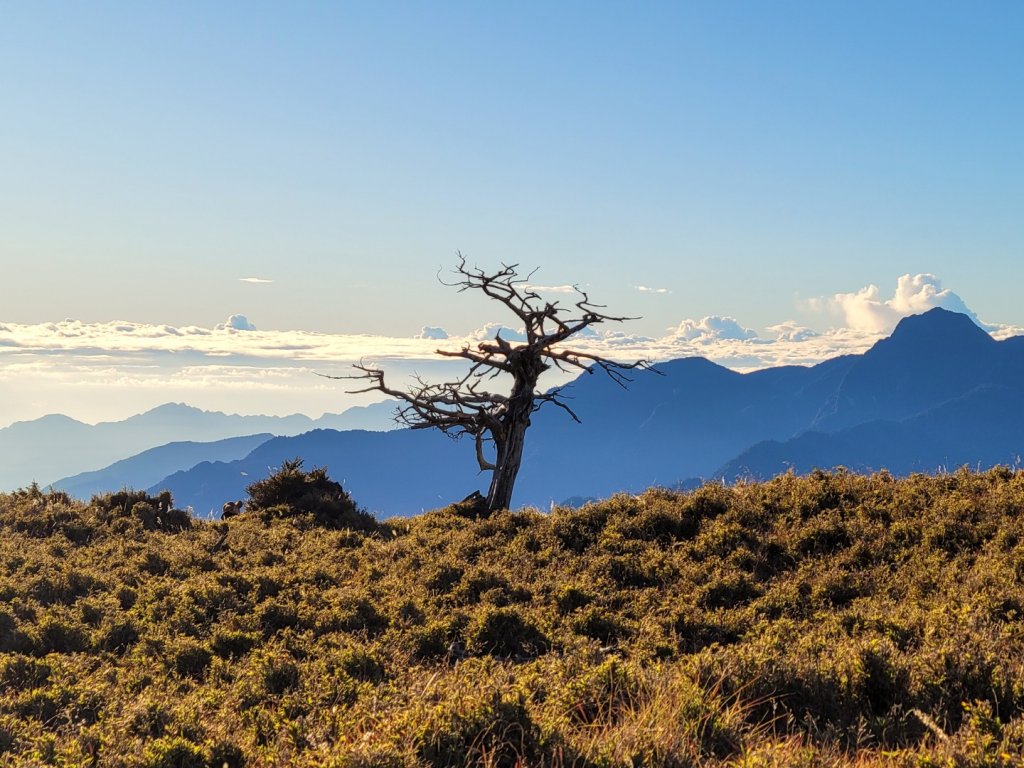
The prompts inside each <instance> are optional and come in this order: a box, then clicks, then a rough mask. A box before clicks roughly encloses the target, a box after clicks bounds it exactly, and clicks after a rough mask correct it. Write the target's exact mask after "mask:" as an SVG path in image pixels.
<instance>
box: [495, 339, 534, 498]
mask: <svg viewBox="0 0 1024 768" xmlns="http://www.w3.org/2000/svg"><path fill="white" fill-rule="evenodd" d="M510 362H512V363H513V365H514V366H515V368H516V370H515V373H514V375H515V382H514V384H513V386H512V394H511V395H510V396H509V399H508V409H507V410H506V411H505V415H504V418H503V419H502V430H501V436H500V438H499V437H498V435H495V448H496V449H497V450H496V454H497V455H496V458H495V461H494V471H493V473H492V475H491V489H490V490H489V491H488V492H487V511H488V512H496V511H497V510H499V509H508V508H509V507H510V506H511V505H512V489H513V488H514V487H515V484H516V476H517V475H518V474H519V465H520V464H522V463H523V443H524V442H525V440H526V428H527V427H529V426H530V415H531V414H532V413H533V390H534V387H535V386H536V385H537V378H538V377H539V376H540V373H541V371H543V370H544V368H543V363H542V362H541V361H540V360H533V359H531V358H528V357H526V358H524V357H518V356H517V357H512V358H510Z"/></svg>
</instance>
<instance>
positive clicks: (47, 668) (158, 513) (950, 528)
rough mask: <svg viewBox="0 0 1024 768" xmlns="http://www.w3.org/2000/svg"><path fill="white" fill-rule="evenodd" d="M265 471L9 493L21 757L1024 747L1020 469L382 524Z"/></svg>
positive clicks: (12, 678) (531, 760)
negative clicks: (241, 499) (230, 488)
mask: <svg viewBox="0 0 1024 768" xmlns="http://www.w3.org/2000/svg"><path fill="white" fill-rule="evenodd" d="M261 483H262V484H261ZM261 483H257V484H254V486H253V488H252V489H251V493H252V501H251V504H250V505H249V506H248V508H247V510H246V511H245V512H244V513H243V514H241V515H238V516H236V517H235V518H233V519H231V520H229V521H227V522H224V523H221V522H204V521H198V520H194V519H192V518H191V517H189V516H188V515H187V514H185V513H184V512H181V511H180V510H175V509H173V507H172V505H171V500H170V498H169V497H163V496H156V497H153V496H148V495H146V494H144V493H143V494H140V493H136V492H128V491H125V492H120V493H115V494H108V495H104V496H98V497H96V498H94V499H92V500H91V502H89V503H85V504H83V503H78V502H74V501H72V500H71V499H69V498H68V497H67V496H65V495H64V494H60V493H47V492H44V491H41V490H40V489H38V488H29V489H25V490H23V491H19V492H16V493H13V494H6V495H0V764H4V765H6V764H10V765H33V766H35V765H46V764H52V765H79V766H88V765H115V766H122V765H123V766H135V765H140V766H184V765H195V766H212V765H216V766H221V765H224V764H227V765H229V766H243V765H247V766H262V765H297V766H326V765H338V766H357V765H358V766H369V765H374V766H378V765H382V766H387V765H393V766H423V765H437V766H448V765H492V766H496V765H501V766H516V765H522V766H534V765H537V766H570V765H572V766H594V767H597V766H639V765H643V766H662V765H664V766H726V765H731V766H749V767H752V766H789V765H805V766H817V765H823V766H830V765H834V766H847V765H849V766H872V765H893V766H919V767H921V768H923V767H924V766H1015V765H1022V764H1024V763H1022V760H1021V755H1022V753H1024V514H1022V513H1024V474H1022V473H1020V472H1015V471H1011V470H1006V469H998V470H993V471H990V472H985V473H980V474H979V473H972V472H967V471H964V472H957V473H954V474H950V475H944V476H940V477H926V476H914V477H910V478H907V479H905V480H896V479H894V478H892V477H890V476H888V475H886V474H879V475H875V476H872V477H863V476H858V475H854V474H850V473H845V472H838V473H831V474H829V473H818V474H816V475H813V476H811V477H808V478H797V477H793V476H782V477H779V478H776V479H775V480H772V481H770V482H767V483H759V484H747V485H739V486H735V487H723V486H706V487H704V488H701V489H698V490H696V491H694V492H692V493H674V492H669V491H664V490H652V491H649V492H647V493H645V494H643V495H640V496H636V497H628V496H620V497H615V498H613V499H609V500H607V501H605V502H601V503H597V504H589V505H587V506H585V507H583V508H581V509H556V510H554V511H553V512H551V513H550V514H540V513H537V512H534V511H523V512H517V513H509V512H498V513H495V514H493V515H490V516H488V517H485V518H481V519H475V518H473V517H471V516H466V515H465V514H463V513H461V511H460V510H459V509H457V508H455V509H452V508H449V509H441V510H437V511H434V512H430V513H427V514H424V515H421V516H419V517H417V518H413V519H409V520H392V521H389V522H387V523H378V522H377V521H374V520H372V519H371V518H369V517H368V516H365V515H363V514H362V513H361V512H359V510H358V508H357V507H356V505H355V504H354V503H353V502H352V500H351V499H350V498H349V497H348V495H347V494H345V492H344V491H343V490H342V489H341V487H340V486H338V485H337V484H335V483H333V482H332V481H330V480H329V479H328V478H327V477H326V473H324V472H322V471H320V470H313V471H311V472H308V473H307V472H304V471H303V470H302V468H301V465H300V464H298V463H297V462H293V463H290V464H288V465H287V466H285V467H283V468H282V470H281V471H280V472H279V473H276V474H275V475H274V476H273V477H272V478H268V480H267V481H261Z"/></svg>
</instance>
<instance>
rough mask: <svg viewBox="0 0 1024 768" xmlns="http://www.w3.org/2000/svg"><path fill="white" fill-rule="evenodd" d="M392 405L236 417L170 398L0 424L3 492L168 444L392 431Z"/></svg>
mask: <svg viewBox="0 0 1024 768" xmlns="http://www.w3.org/2000/svg"><path fill="white" fill-rule="evenodd" d="M392 410H393V406H392V405H390V404H388V403H376V404H374V405H371V406H363V407H356V408H351V409H348V410H347V411H345V412H343V413H341V414H325V415H324V416H322V417H320V418H319V419H312V418H310V417H309V416H305V415H302V414H294V415H291V416H239V415H236V414H225V413H220V412H217V411H203V410H200V409H199V408H193V407H191V406H188V405H184V404H181V403H168V404H166V405H161V406H159V407H157V408H153V409H152V410H150V411H146V412H145V413H141V414H138V415H136V416H132V417H130V418H128V419H124V420H123V421H111V422H101V423H99V424H95V425H91V424H83V423H82V422H79V421H75V420H74V419H71V418H69V417H67V416H62V415H59V414H57V415H50V416H43V417H42V418H39V419H35V420H33V421H21V422H16V423H15V424H12V425H10V426H9V427H5V428H3V429H0V489H10V488H16V487H20V486H25V485H28V484H29V483H31V482H32V481H33V480H35V481H38V482H49V481H51V480H52V479H53V478H58V477H69V476H72V475H76V474H79V473H81V472H86V471H94V470H99V469H102V468H103V467H106V466H108V465H110V464H111V463H113V462H116V461H119V460H121V459H124V458H127V457H129V456H134V455H136V454H138V453H141V452H142V451H145V450H148V449H150V448H154V447H156V446H160V445H165V444H167V443H171V442H182V441H192V442H212V441H217V440H223V439H226V438H229V437H244V436H247V435H255V434H262V433H270V434H273V435H297V434H301V433H303V432H308V431H309V430H311V429H316V428H317V427H322V426H331V427H332V428H337V429H353V428H358V427H361V428H368V427H371V426H372V427H373V428H375V429H392V428H394V426H395V425H394V421H393V419H392V418H391V412H392Z"/></svg>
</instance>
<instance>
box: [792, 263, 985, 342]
mask: <svg viewBox="0 0 1024 768" xmlns="http://www.w3.org/2000/svg"><path fill="white" fill-rule="evenodd" d="M807 306H808V308H809V309H811V310H812V311H814V312H819V313H825V314H828V315H830V316H832V317H834V318H837V319H839V320H840V321H841V322H842V323H843V325H845V326H846V327H847V328H854V329H857V330H861V331H868V332H871V333H886V332H888V331H891V330H892V329H893V328H895V327H896V323H898V322H899V321H900V319H901V318H904V317H907V316H908V315H917V314H920V313H922V312H927V311H928V310H929V309H934V308H935V307H942V308H943V309H948V310H950V311H951V312H961V313H963V314H965V315H968V316H969V317H970V318H971V319H972V320H974V322H976V323H977V324H978V325H979V326H981V327H982V328H985V330H988V331H992V330H996V327H995V326H990V325H986V324H985V323H982V322H981V321H980V320H979V319H978V316H977V315H976V314H975V313H974V312H972V311H971V310H970V309H969V308H968V307H967V305H966V304H965V303H964V300H963V299H961V298H960V297H959V296H958V295H957V294H955V293H953V291H951V290H949V289H948V288H943V287H942V281H941V280H939V278H937V277H936V276H935V275H931V274H927V273H921V274H917V275H910V274H906V275H901V276H900V277H899V279H898V280H897V281H896V290H895V291H894V293H893V295H892V297H891V298H888V299H885V298H882V292H881V290H880V289H879V287H878V286H877V285H868V286H865V287H864V288H861V289H860V290H859V291H855V292H853V293H837V294H834V295H833V296H827V297H821V298H816V299H811V300H810V301H808V302H807Z"/></svg>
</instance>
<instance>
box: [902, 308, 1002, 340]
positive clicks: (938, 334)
mask: <svg viewBox="0 0 1024 768" xmlns="http://www.w3.org/2000/svg"><path fill="white" fill-rule="evenodd" d="M887 341H888V343H889V344H890V345H892V346H900V347H902V346H904V345H912V346H914V347H922V346H925V347H932V348H934V347H940V348H943V349H949V348H951V347H965V346H973V347H979V348H980V347H981V346H986V347H987V346H989V345H992V344H995V343H996V341H995V339H993V338H992V337H991V336H990V335H989V334H988V333H987V332H986V331H985V329H984V328H981V327H980V326H979V325H978V324H977V323H976V322H975V321H974V320H973V319H972V318H971V317H970V316H969V315H965V314H963V313H961V312H951V311H949V310H948V309H943V308H942V307H935V308H934V309H929V310H928V311H927V312H923V313H922V314H920V315H910V316H909V317H904V318H903V319H902V320H900V321H899V323H898V324H897V325H896V328H895V329H894V330H893V332H892V335H891V336H890V337H889V338H888V340H887Z"/></svg>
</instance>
